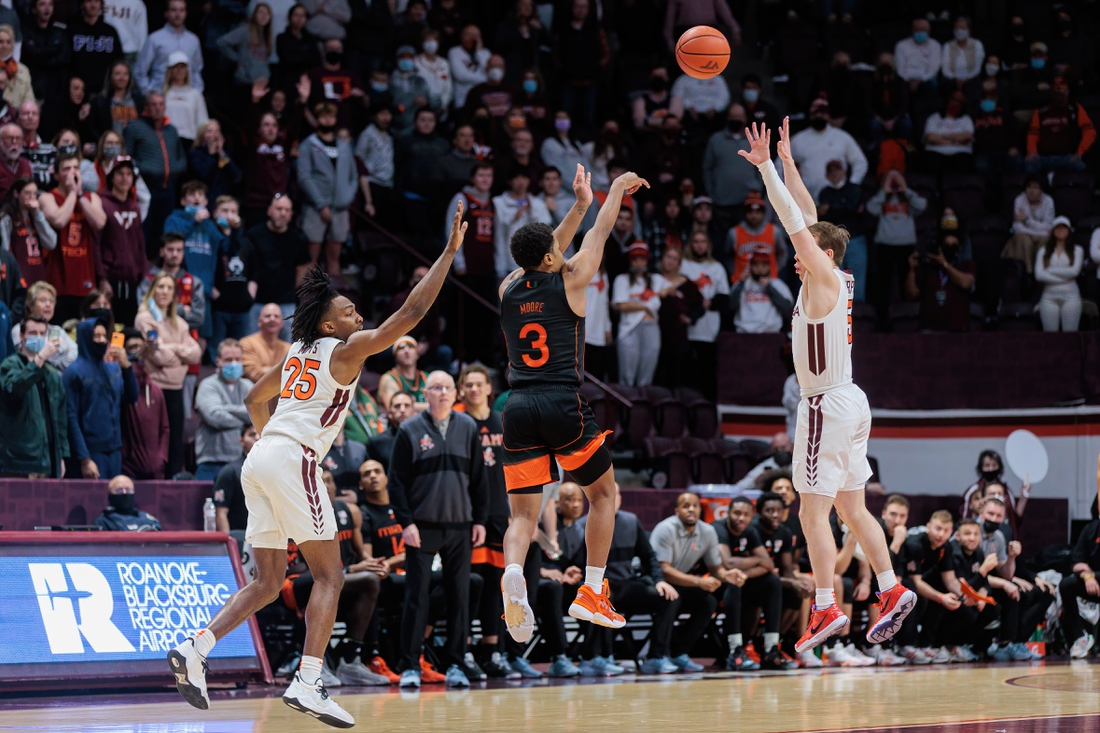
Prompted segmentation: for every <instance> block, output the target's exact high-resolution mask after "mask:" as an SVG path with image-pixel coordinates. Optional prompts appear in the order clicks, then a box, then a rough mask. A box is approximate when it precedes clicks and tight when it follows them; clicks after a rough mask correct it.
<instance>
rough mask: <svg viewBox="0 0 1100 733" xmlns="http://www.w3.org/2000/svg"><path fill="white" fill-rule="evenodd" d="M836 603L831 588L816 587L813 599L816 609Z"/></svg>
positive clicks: (821, 609) (820, 609) (819, 609)
mask: <svg viewBox="0 0 1100 733" xmlns="http://www.w3.org/2000/svg"><path fill="white" fill-rule="evenodd" d="M835 603H836V596H835V595H834V594H833V589H832V588H818V589H817V597H816V599H815V600H814V607H815V608H816V609H817V610H818V611H824V610H825V609H826V608H829V607H830V606H832V605H834V604H835Z"/></svg>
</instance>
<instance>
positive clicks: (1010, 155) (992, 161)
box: [974, 78, 1023, 176]
mask: <svg viewBox="0 0 1100 733" xmlns="http://www.w3.org/2000/svg"><path fill="white" fill-rule="evenodd" d="M981 95H982V96H981V99H980V100H978V112H977V114H975V115H974V168H975V169H976V170H977V171H978V172H979V173H984V174H987V175H992V176H1001V175H1003V174H1006V173H1016V172H1018V171H1019V170H1020V169H1021V168H1022V167H1023V158H1022V157H1021V156H1020V149H1019V147H1018V146H1017V140H1019V137H1020V136H1019V133H1018V132H1017V130H1018V129H1019V128H1018V126H1017V124H1016V116H1015V115H1013V114H1011V113H1009V112H1007V111H1006V110H1005V108H1004V106H1003V105H1002V104H1001V102H1000V101H999V94H998V86H997V81H996V80H995V79H992V78H987V79H986V80H985V81H983V82H982V85H981Z"/></svg>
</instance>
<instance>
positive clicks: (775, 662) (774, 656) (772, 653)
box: [760, 644, 798, 670]
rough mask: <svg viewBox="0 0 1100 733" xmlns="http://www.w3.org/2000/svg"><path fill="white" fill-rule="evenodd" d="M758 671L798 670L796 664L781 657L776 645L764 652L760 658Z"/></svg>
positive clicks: (781, 653) (781, 654)
mask: <svg viewBox="0 0 1100 733" xmlns="http://www.w3.org/2000/svg"><path fill="white" fill-rule="evenodd" d="M760 669H781V670H788V669H798V663H797V662H795V661H793V660H791V659H787V657H785V656H783V652H782V651H780V650H779V645H778V644H777V645H776V646H773V647H772V648H771V649H769V650H768V651H766V652H764V656H763V657H761V658H760Z"/></svg>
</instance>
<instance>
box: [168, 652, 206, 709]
mask: <svg viewBox="0 0 1100 733" xmlns="http://www.w3.org/2000/svg"><path fill="white" fill-rule="evenodd" d="M168 666H169V667H170V668H171V669H172V676H173V677H175V678H176V689H177V690H179V693H180V694H181V695H183V699H184V700H186V701H187V702H189V703H191V705H193V706H194V707H196V708H198V709H199V710H209V709H210V696H209V695H208V694H207V693H206V673H207V672H208V671H209V670H210V667H209V666H208V665H207V664H206V658H205V657H203V656H200V655H199V653H198V652H197V651H195V637H193V636H189V637H187V638H186V639H184V640H183V643H181V644H180V645H179V646H177V647H176V648H175V649H173V650H172V651H170V652H168Z"/></svg>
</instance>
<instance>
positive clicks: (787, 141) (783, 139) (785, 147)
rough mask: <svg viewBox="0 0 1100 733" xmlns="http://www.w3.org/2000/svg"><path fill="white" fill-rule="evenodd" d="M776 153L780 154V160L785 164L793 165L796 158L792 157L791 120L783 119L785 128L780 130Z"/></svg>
mask: <svg viewBox="0 0 1100 733" xmlns="http://www.w3.org/2000/svg"><path fill="white" fill-rule="evenodd" d="M776 151H777V152H778V153H779V159H780V160H782V161H783V162H784V163H788V162H790V163H793V162H794V158H793V157H791V118H790V117H784V118H783V126H782V127H780V128H779V143H778V144H777V145H776Z"/></svg>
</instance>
